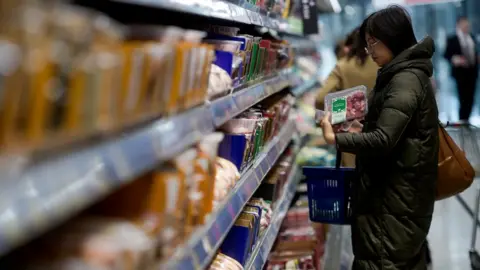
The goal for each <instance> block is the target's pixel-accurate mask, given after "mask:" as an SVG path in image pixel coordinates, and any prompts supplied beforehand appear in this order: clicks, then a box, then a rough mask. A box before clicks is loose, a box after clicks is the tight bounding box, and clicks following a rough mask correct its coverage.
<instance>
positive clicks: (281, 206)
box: [245, 166, 301, 270]
mask: <svg viewBox="0 0 480 270" xmlns="http://www.w3.org/2000/svg"><path fill="white" fill-rule="evenodd" d="M300 178H301V171H300V170H299V168H298V167H297V166H294V167H293V168H292V169H291V172H290V175H289V176H288V180H287V184H286V185H285V189H284V191H283V195H282V196H281V199H280V201H279V202H278V204H277V206H276V207H275V209H274V210H273V213H274V216H273V217H272V221H271V223H270V226H269V227H268V228H267V230H266V231H265V233H264V234H263V235H262V236H261V238H260V239H259V240H258V242H257V244H256V246H255V249H254V250H253V252H252V254H251V255H250V258H249V260H248V261H247V263H246V265H245V269H246V270H257V269H263V266H264V265H265V263H266V262H267V260H268V254H269V253H270V250H271V249H272V247H273V244H274V243H275V239H276V238H277V235H278V232H279V231H280V228H281V226H282V222H283V219H284V218H285V216H286V214H287V212H288V209H289V208H290V204H291V203H292V200H293V197H294V196H295V193H296V187H297V184H298V182H299V181H300Z"/></svg>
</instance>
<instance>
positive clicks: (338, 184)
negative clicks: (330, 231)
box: [303, 152, 356, 224]
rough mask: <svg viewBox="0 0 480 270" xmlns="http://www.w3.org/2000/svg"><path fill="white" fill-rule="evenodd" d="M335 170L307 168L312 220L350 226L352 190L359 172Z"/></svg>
mask: <svg viewBox="0 0 480 270" xmlns="http://www.w3.org/2000/svg"><path fill="white" fill-rule="evenodd" d="M340 160H341V153H340V152H339V153H337V162H336V166H335V167H312V166H307V167H303V175H304V176H305V178H306V182H307V187H308V189H307V190H308V208H309V212H310V220H311V221H314V222H321V223H328V224H350V215H351V213H350V197H351V196H350V195H351V193H350V189H351V183H352V181H353V179H355V176H356V174H355V170H354V169H352V168H340Z"/></svg>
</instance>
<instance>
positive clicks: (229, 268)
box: [209, 253, 243, 270]
mask: <svg viewBox="0 0 480 270" xmlns="http://www.w3.org/2000/svg"><path fill="white" fill-rule="evenodd" d="M209 269H210V270H243V267H242V265H241V264H240V263H238V262H237V261H236V260H234V259H232V258H230V257H228V256H226V255H224V254H222V253H218V254H217V256H215V259H214V260H213V262H212V264H211V265H210V268H209Z"/></svg>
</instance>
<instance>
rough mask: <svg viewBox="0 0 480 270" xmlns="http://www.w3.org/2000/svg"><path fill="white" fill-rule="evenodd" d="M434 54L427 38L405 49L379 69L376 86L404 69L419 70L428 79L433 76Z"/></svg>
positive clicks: (433, 44) (432, 42)
mask: <svg viewBox="0 0 480 270" xmlns="http://www.w3.org/2000/svg"><path fill="white" fill-rule="evenodd" d="M434 52H435V43H434V41H433V39H432V38H431V37H429V36H427V37H425V38H424V39H422V40H421V41H420V42H418V43H417V44H415V45H414V46H412V47H410V48H409V49H406V50H405V51H403V52H402V53H400V54H399V55H397V57H395V58H394V59H393V60H392V61H391V62H390V63H388V64H387V65H386V66H384V67H383V68H381V69H379V71H378V77H377V83H376V85H377V86H383V85H385V84H387V83H388V82H389V81H390V79H391V78H392V77H393V76H394V75H395V74H397V73H398V72H400V71H402V70H404V69H419V70H421V71H423V72H424V73H425V74H426V75H427V76H428V77H431V76H432V75H433V64H432V60H431V58H432V56H433V53H434Z"/></svg>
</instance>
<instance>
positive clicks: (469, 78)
mask: <svg viewBox="0 0 480 270" xmlns="http://www.w3.org/2000/svg"><path fill="white" fill-rule="evenodd" d="M477 52H478V50H477V46H476V44H475V38H474V37H473V35H472V34H471V33H470V24H469V22H468V19H467V18H466V17H460V18H458V20H457V31H456V33H455V34H454V35H452V36H450V37H449V38H448V40H447V49H446V50H445V55H444V56H445V58H446V59H447V60H448V61H449V62H450V64H451V65H452V76H453V78H454V79H455V81H456V82H457V90H458V97H459V100H460V120H461V121H466V122H468V120H469V118H470V114H471V113H472V108H473V104H474V97H475V88H476V84H477V77H478V64H479V63H478V57H477V55H478V53H477Z"/></svg>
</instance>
